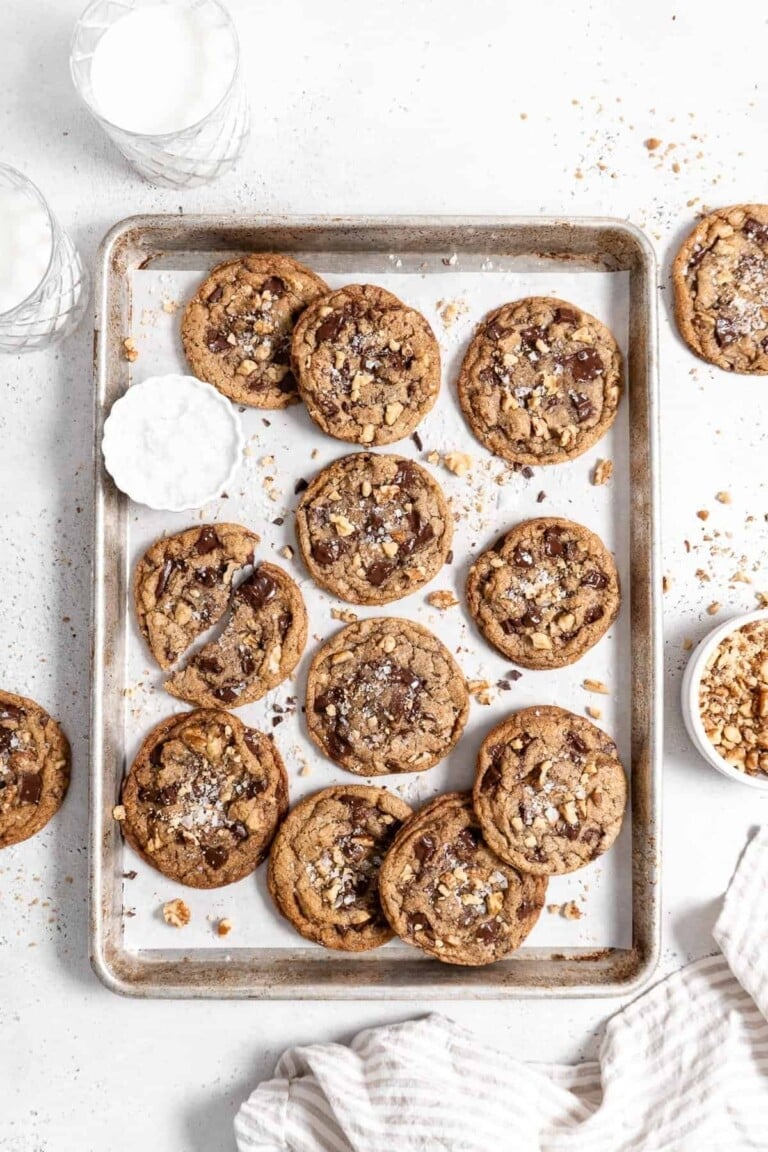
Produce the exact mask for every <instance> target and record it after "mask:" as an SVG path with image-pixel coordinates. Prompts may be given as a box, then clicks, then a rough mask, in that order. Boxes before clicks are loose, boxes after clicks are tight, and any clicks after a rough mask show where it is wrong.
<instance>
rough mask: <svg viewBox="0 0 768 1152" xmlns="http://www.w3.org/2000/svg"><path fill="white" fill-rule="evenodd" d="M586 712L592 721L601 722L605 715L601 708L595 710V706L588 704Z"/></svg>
mask: <svg viewBox="0 0 768 1152" xmlns="http://www.w3.org/2000/svg"><path fill="white" fill-rule="evenodd" d="M584 711H585V712H586V714H587V716H589V717H590V719H592V720H599V719H600V717H601V716H602V715H603V713H602V711H601V710H600V709H599V708H595V706H594V705H593V704H588V705H587V707H586V708H585V709H584Z"/></svg>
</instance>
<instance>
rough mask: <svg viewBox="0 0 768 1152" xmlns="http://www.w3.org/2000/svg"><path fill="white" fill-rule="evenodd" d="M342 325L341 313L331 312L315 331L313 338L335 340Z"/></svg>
mask: <svg viewBox="0 0 768 1152" xmlns="http://www.w3.org/2000/svg"><path fill="white" fill-rule="evenodd" d="M343 327H344V317H343V315H342V314H341V313H340V312H332V313H331V315H330V316H328V317H326V319H325V320H323V322H322V324H321V325H320V327H319V328H318V329H317V331H316V332H315V339H316V340H320V341H323V340H335V339H336V337H337V336H338V335H339V333H340V332H341V329H342V328H343Z"/></svg>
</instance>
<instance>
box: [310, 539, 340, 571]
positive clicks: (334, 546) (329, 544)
mask: <svg viewBox="0 0 768 1152" xmlns="http://www.w3.org/2000/svg"><path fill="white" fill-rule="evenodd" d="M343 552H344V545H343V544H342V542H341V540H339V539H337V537H335V536H334V537H332V538H331V539H330V540H318V541H317V543H315V544H313V545H312V559H313V560H316V561H317V563H318V564H322V565H323V567H326V566H327V565H328V564H333V563H334V561H336V560H338V558H339V556H341V554H342V553H343Z"/></svg>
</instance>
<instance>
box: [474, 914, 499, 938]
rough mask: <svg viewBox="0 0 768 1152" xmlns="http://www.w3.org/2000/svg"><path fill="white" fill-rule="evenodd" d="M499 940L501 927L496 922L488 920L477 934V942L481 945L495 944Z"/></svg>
mask: <svg viewBox="0 0 768 1152" xmlns="http://www.w3.org/2000/svg"><path fill="white" fill-rule="evenodd" d="M498 938H499V925H498V922H497V921H496V920H486V921H485V923H484V924H481V925H480V927H479V928H478V929H477V931H476V932H475V940H477V941H478V943H480V944H493V942H494V940H498Z"/></svg>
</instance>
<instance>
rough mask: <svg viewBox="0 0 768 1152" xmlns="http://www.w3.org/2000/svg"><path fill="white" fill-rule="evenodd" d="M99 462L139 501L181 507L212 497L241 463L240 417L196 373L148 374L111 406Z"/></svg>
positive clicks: (161, 508)
mask: <svg viewBox="0 0 768 1152" xmlns="http://www.w3.org/2000/svg"><path fill="white" fill-rule="evenodd" d="M101 446H102V452H103V454H104V465H105V467H106V469H107V471H108V472H109V474H110V476H111V477H112V479H113V480H114V482H115V484H116V485H117V487H118V488H119V489H120V491H121V492H125V494H126V495H127V496H130V498H131V500H135V501H136V503H137V504H145V505H146V506H147V507H148V508H154V509H157V510H159V511H163V512H184V511H186V510H188V509H191V508H200V507H202V505H203V504H206V503H208V501H209V500H214V499H216V498H217V497H218V496H220V495H221V493H222V491H223V490H224V489H225V488H226V487H227V486H228V485H229V484H230V483H231V482H232V479H233V477H234V474H235V472H236V470H237V468H238V466H239V464H240V461H241V460H242V455H243V446H244V442H243V434H242V430H241V426H240V417H239V415H238V413H237V412H236V411H235V409H234V408H233V407H232V405H231V404H230V402H229V400H227V399H226V397H224V396H222V395H221V393H220V392H217V391H216V389H215V388H212V387H211V385H210V384H205V383H203V381H202V380H198V379H197V377H195V376H182V375H178V374H175V373H174V374H169V375H167V376H150V377H148V378H147V379H146V380H143V381H142V382H141V383H140V384H133V385H132V386H131V387H130V388H129V389H128V391H127V392H125V394H124V395H123V396H121V397H120V399H119V400H116V401H115V403H114V404H113V405H112V409H111V411H110V413H109V416H108V417H107V419H106V420H105V422H104V435H103V438H102V442H101Z"/></svg>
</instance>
